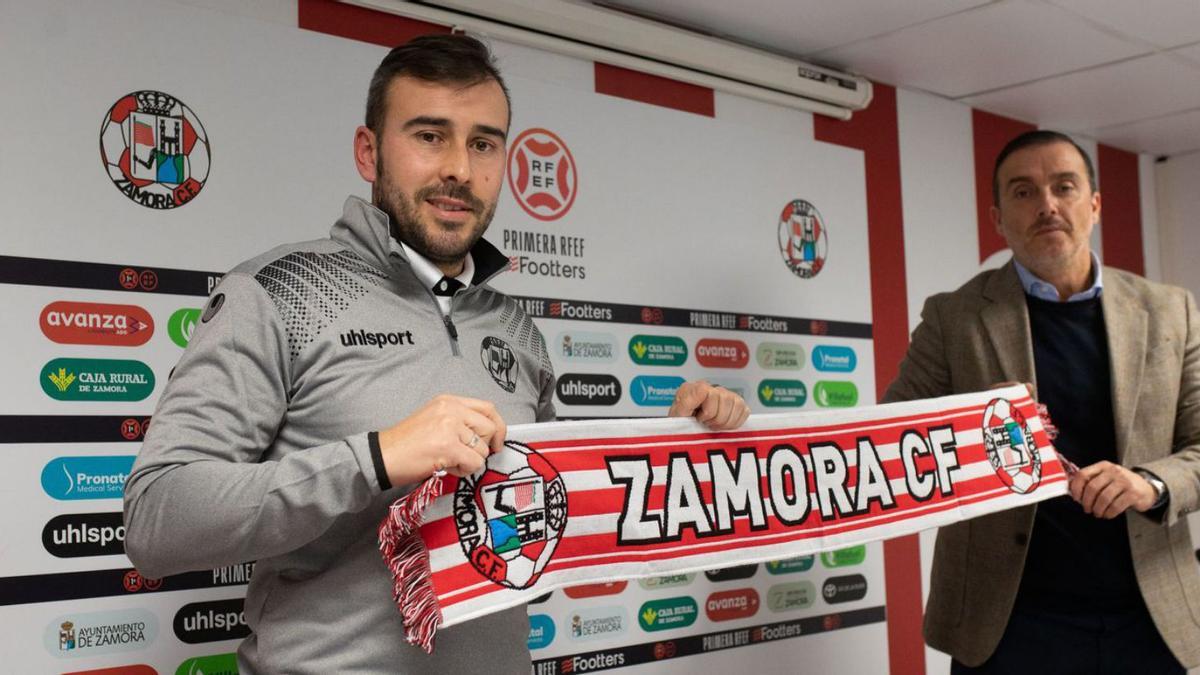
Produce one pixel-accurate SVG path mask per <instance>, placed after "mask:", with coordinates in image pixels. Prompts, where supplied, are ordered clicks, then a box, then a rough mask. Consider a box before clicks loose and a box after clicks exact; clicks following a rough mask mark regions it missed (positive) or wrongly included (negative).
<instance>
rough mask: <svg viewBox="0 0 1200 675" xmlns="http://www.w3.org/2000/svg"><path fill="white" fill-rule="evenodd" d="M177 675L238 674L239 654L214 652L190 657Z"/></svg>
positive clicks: (177, 671)
mask: <svg viewBox="0 0 1200 675" xmlns="http://www.w3.org/2000/svg"><path fill="white" fill-rule="evenodd" d="M175 675H238V665H237V654H214V655H212V656H200V657H197V658H194V659H188V660H187V661H184V662H183V663H181V664H179V667H178V668H176V669H175Z"/></svg>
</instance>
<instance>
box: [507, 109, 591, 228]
mask: <svg viewBox="0 0 1200 675" xmlns="http://www.w3.org/2000/svg"><path fill="white" fill-rule="evenodd" d="M508 187H509V188H510V189H511V190H512V194H513V197H514V198H516V200H517V203H518V204H520V205H521V208H523V209H525V212H526V213H528V214H529V215H531V216H533V217H534V218H537V219H538V220H545V221H550V220H558V219H559V218H562V217H563V216H565V215H566V214H567V212H568V211H570V210H571V205H572V204H574V203H575V194H576V192H577V191H578V187H579V175H578V173H577V171H576V165H575V158H574V157H572V156H571V151H570V149H568V148H567V144H566V143H565V142H563V139H561V138H559V137H558V136H556V135H555V134H554V132H552V131H549V130H546V129H526V130H525V131H522V132H521V134H520V135H519V136H517V139H516V140H515V141H513V144H512V150H510V151H509V153H508Z"/></svg>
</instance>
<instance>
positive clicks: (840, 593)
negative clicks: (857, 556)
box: [821, 574, 867, 604]
mask: <svg viewBox="0 0 1200 675" xmlns="http://www.w3.org/2000/svg"><path fill="white" fill-rule="evenodd" d="M821 596H822V597H824V598H825V602H828V603H830V604H837V603H841V602H854V601H855V600H862V599H863V598H865V597H866V596H867V578H866V577H864V576H863V575H861V574H849V575H846V576H842V577H830V578H828V579H826V580H825V583H823V584H821Z"/></svg>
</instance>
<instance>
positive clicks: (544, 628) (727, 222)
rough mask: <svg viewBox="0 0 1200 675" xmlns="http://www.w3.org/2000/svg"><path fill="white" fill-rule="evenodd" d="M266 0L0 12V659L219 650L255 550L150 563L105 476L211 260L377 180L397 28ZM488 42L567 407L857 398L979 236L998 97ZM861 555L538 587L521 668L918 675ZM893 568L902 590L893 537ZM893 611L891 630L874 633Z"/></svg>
mask: <svg viewBox="0 0 1200 675" xmlns="http://www.w3.org/2000/svg"><path fill="white" fill-rule="evenodd" d="M289 4H290V3H286V2H276V3H270V4H269V5H262V6H256V7H259V8H260V9H262V11H261V14H262V16H247V15H246V14H247V13H249V12H250V10H247V9H245V8H240V9H237V10H234V9H231V8H230V7H228V6H224V5H222V4H221V3H216V2H199V3H155V2H148V1H147V2H139V1H136V0H123V1H121V2H108V3H75V2H54V1H50V2H43V3H36V4H34V3H25V4H18V3H7V4H5V5H4V6H2V7H0V85H2V86H3V88H4V91H6V92H9V93H10V94H9V95H7V96H5V97H3V99H2V100H0V111H3V112H2V115H0V120H2V121H3V124H0V147H2V148H3V149H4V150H3V154H2V155H0V213H2V214H3V215H2V218H3V222H4V227H5V229H6V235H7V236H6V237H5V239H4V243H3V244H2V245H0V255H3V256H4V257H3V258H2V259H0V302H3V306H4V307H5V308H6V310H7V311H6V312H5V323H4V328H5V332H6V334H7V335H8V339H7V340H6V342H5V346H6V349H4V350H2V351H0V364H3V367H4V369H5V372H7V373H9V377H8V382H7V384H8V386H6V387H4V388H3V389H0V427H2V429H3V433H2V434H0V440H2V441H3V445H2V446H0V447H3V450H4V454H3V456H2V457H0V463H2V464H3V468H4V475H5V476H6V478H7V480H6V483H5V489H4V490H2V491H0V514H2V515H0V521H2V522H3V529H4V532H5V537H4V542H3V546H2V547H0V625H3V626H5V630H4V631H2V632H0V653H3V654H4V656H5V665H6V667H8V668H10V669H12V670H14V671H19V672H68V671H70V672H85V671H94V670H98V669H105V668H122V670H120V671H118V672H127V673H142V674H145V673H172V672H180V673H193V672H208V673H212V672H232V671H231V669H232V668H234V664H233V660H232V656H231V654H232V652H233V651H234V650H235V649H236V645H237V642H238V640H239V639H240V638H241V637H243V636H245V635H246V634H247V632H248V628H247V627H246V626H245V624H244V621H243V618H242V614H241V610H242V601H241V598H242V596H243V594H244V590H245V584H246V583H247V581H248V580H249V579H250V578H251V577H252V575H253V567H254V566H253V561H239V562H240V564H233V565H231V566H229V567H225V568H221V569H217V570H200V571H195V572H190V573H187V574H182V575H178V576H173V577H168V578H165V579H149V578H145V577H142V576H141V575H139V574H138V573H137V572H136V570H134V569H133V568H132V566H131V565H130V563H129V561H128V559H127V558H126V557H125V556H124V554H123V537H124V530H123V527H122V523H121V515H120V510H121V502H120V494H121V483H122V481H123V480H124V477H125V475H126V474H127V473H128V471H129V467H130V465H131V463H132V461H133V457H134V455H135V454H136V452H137V450H138V447H139V443H140V440H141V438H142V437H143V434H144V431H145V429H146V426H147V425H148V424H149V423H150V420H149V418H150V415H151V413H152V412H153V408H154V403H155V401H156V400H157V398H158V396H159V395H160V394H161V392H162V389H163V387H164V386H165V384H166V381H167V380H168V378H169V376H170V372H171V369H172V367H173V366H174V364H175V362H176V361H177V359H178V358H179V355H180V353H181V350H182V349H183V348H184V347H185V346H186V344H187V341H188V338H189V336H190V333H191V330H192V328H193V326H194V325H195V322H196V321H197V319H198V316H199V309H200V308H201V307H203V305H204V303H205V302H206V296H207V295H208V294H209V292H210V291H211V290H212V288H213V286H214V285H215V284H216V283H217V282H218V281H219V279H220V277H221V275H222V274H223V273H224V271H226V270H228V269H229V268H230V267H232V266H233V265H235V264H236V263H238V262H239V261H241V260H243V259H245V258H248V257H250V256H252V255H255V254H257V253H259V252H261V251H263V250H266V249H268V248H270V247H272V246H274V245H276V244H278V243H281V242H285V241H297V240H303V239H310V238H315V237H320V236H323V235H324V234H325V233H326V232H327V231H328V228H329V226H330V225H331V223H332V221H333V220H334V218H336V217H337V215H338V214H339V213H340V207H341V203H342V200H343V199H344V198H345V196H346V195H348V194H359V195H367V194H369V189H368V186H367V185H366V184H365V183H363V182H362V181H361V179H360V178H359V177H358V176H357V174H356V172H355V171H354V167H353V162H352V158H351V152H350V149H351V138H352V134H353V130H354V128H355V126H356V125H357V124H359V123H360V121H361V117H362V110H363V103H364V97H365V91H366V86H367V83H368V81H369V77H370V73H371V71H372V70H373V68H374V66H375V65H376V64H377V63H378V61H379V59H380V58H381V57H382V56H383V54H384V53H385V52H386V50H385V48H384V47H382V46H380V45H379V44H372V43H371V42H372V41H374V42H387V41H388V38H387V36H388V35H392V36H393V37H395V36H396V35H397V33H395V32H394V30H400V31H401V32H403V31H404V30H411V28H412V27H411V25H407V24H403V22H401V24H397V23H396V20H395V19H393V18H388V17H382V16H381V15H373V14H372V13H363V11H362V10H357V9H351V8H347V7H345V6H341V5H338V4H337V3H332V2H328V1H326V0H300V2H299V5H298V7H299V11H298V12H293V11H292V9H288V8H287V7H286V6H288V5H289ZM198 5H208V6H209V7H204V6H198ZM210 7H213V8H216V9H212V8H210ZM279 7H285V9H284V11H276V9H278V8H279ZM235 12H241V13H240V14H239V13H235ZM364 17H365V18H366V19H367V23H366V24H364V23H363V20H364ZM355 21H357V22H358V23H354V22H355ZM349 24H354V25H355V26H358V28H354V27H351V28H347V25H349ZM363 25H370V26H375V27H377V28H378V27H382V28H378V30H375V32H374V33H373V34H372V31H371V30H368V31H365V32H364V31H362V30H361V28H362V26H363ZM398 25H399V28H397V26H398ZM373 30H374V29H373ZM356 31H357V32H356ZM389 31H393V32H389ZM381 36H382V37H381ZM356 38H357V39H356ZM396 41H400V40H399V39H398V38H397V39H395V40H393V42H396ZM493 47H494V50H495V51H496V53H497V54H498V56H499V58H500V62H501V67H502V69H503V71H504V74H505V77H506V79H507V81H508V84H509V87H510V89H511V90H512V97H513V101H514V110H513V122H512V128H511V131H510V147H509V160H508V178H507V179H506V182H505V185H504V187H503V190H502V192H501V196H500V205H499V208H498V210H497V216H496V219H495V221H494V222H493V224H492V227H491V229H490V230H489V232H488V235H487V236H488V238H489V239H490V240H491V241H492V242H493V243H494V244H496V245H497V246H499V247H500V248H501V249H502V250H503V251H504V252H505V253H506V254H508V255H509V256H510V261H511V265H510V270H509V271H508V272H507V273H506V274H503V275H501V277H500V278H499V279H498V280H497V281H496V282H495V285H496V286H498V287H499V288H501V289H502V290H504V291H506V292H508V293H510V294H512V295H514V296H515V297H517V298H518V299H519V300H520V301H521V302H522V304H523V306H524V307H525V309H526V311H527V312H529V313H530V314H531V315H532V316H534V317H535V321H536V322H537V324H538V326H539V328H540V329H541V331H542V333H543V334H544V335H545V336H546V338H547V342H548V345H549V348H550V354H551V359H552V361H553V363H554V367H555V370H556V373H557V374H558V376H559V381H558V385H557V388H556V389H557V391H556V401H555V402H556V405H557V406H558V410H559V414H560V415H561V416H563V417H618V416H650V415H662V414H665V411H666V406H667V404H668V403H669V401H670V398H671V394H672V392H673V390H674V388H675V387H677V386H678V385H679V383H681V382H682V381H683V380H685V379H694V378H701V377H703V378H706V379H709V380H710V381H713V382H716V383H719V384H722V385H724V386H726V387H729V388H731V389H734V390H736V391H738V392H740V393H741V394H742V395H743V396H744V397H745V398H746V400H747V401H748V402H749V403H750V405H751V407H752V409H753V410H754V411H756V412H778V411H786V410H814V409H820V408H823V407H837V406H853V405H864V404H871V403H874V401H875V395H876V391H877V385H879V384H882V383H881V382H877V381H876V379H877V377H876V374H877V373H878V372H881V371H882V372H885V373H886V372H890V371H888V368H894V363H890V362H894V360H895V357H896V356H897V355H898V354H899V353H902V351H903V347H904V339H905V336H906V334H907V329H908V323H909V320H910V316H909V315H910V314H912V313H915V311H916V309H917V308H919V303H920V299H921V298H923V297H924V296H925V295H927V294H928V293H930V292H933V291H936V290H945V289H946V288H952V287H953V286H955V285H957V284H958V283H961V281H963V280H965V279H966V278H968V277H969V276H970V275H972V274H973V273H974V272H976V271H978V269H979V265H980V262H981V261H982V260H984V259H985V258H987V257H989V256H990V255H991V254H993V253H994V252H995V250H994V247H993V248H988V247H989V246H991V244H989V243H988V242H987V241H986V240H985V238H984V236H983V234H982V232H983V231H982V230H979V231H978V233H977V231H976V228H975V215H976V208H975V207H976V194H975V193H976V190H975V186H974V184H973V183H972V182H971V180H970V175H971V172H972V166H971V154H970V151H971V148H972V139H974V147H975V149H976V150H977V151H978V150H979V148H980V147H981V143H982V145H986V140H987V138H988V134H987V132H986V130H987V129H988V128H989V127H988V126H987V123H989V122H990V121H993V120H991V118H988V117H980V115H979V114H978V113H974V112H972V111H970V110H969V109H966V108H963V107H962V106H958V105H956V104H950V103H948V102H942V101H935V100H933V99H930V98H929V97H925V96H924V95H920V94H912V93H909V92H902V91H901V92H897V91H895V90H893V89H891V88H889V87H885V86H880V87H878V88H877V99H876V103H875V104H874V105H873V106H872V109H870V110H868V111H866V112H864V113H860V114H859V117H858V118H856V121H855V122H852V123H850V124H849V125H844V124H843V123H836V122H832V121H831V120H826V119H822V118H819V117H818V118H814V116H812V115H808V114H804V113H799V112H795V111H790V110H784V109H780V108H775V107H772V106H769V105H766V104H760V103H756V102H753V101H749V100H746V99H739V98H737V97H732V96H726V95H722V94H719V93H716V94H714V93H713V92H711V91H708V90H699V89H698V88H693V89H688V88H687V87H681V86H679V85H677V84H675V83H661V82H660V83H652V84H653V85H654V86H650V87H649V88H647V87H646V86H645V82H642V81H639V80H638V79H637V77H636V76H634V75H633V74H630V73H624V72H621V71H617V70H614V69H607V68H605V67H603V66H600V65H597V64H593V63H591V62H586V61H580V60H576V59H571V58H566V57H561V56H557V55H553V54H549V53H545V52H540V51H536V50H531V49H527V48H522V47H517V46H513V45H509V44H505V43H502V42H493ZM631 83H632V84H631ZM639 83H640V84H641V85H642V86H641V88H640V90H639V89H638V86H637V85H639ZM635 90H636V91H635ZM631 92H632V93H631ZM639 92H640V93H639ZM981 120H982V122H981ZM981 130H983V131H981ZM947 138H949V139H952V140H955V141H956V143H951V144H949V145H947V144H946V143H945V142H944V141H945V139H947ZM1085 142H1086V141H1085ZM948 147H961V148H965V150H964V151H963V152H957V151H954V150H947V149H946V148H948ZM1132 158H1133V162H1134V164H1133V166H1134V175H1135V176H1136V175H1138V171H1137V169H1138V167H1139V166H1143V165H1144V163H1145V159H1146V158H1138V157H1136V156H1132ZM902 171H903V175H904V177H905V180H904V182H903V185H902V184H901V181H900V175H901V172H902ZM1147 173H1148V172H1145V171H1143V172H1142V174H1141V175H1142V180H1143V182H1144V181H1145V180H1146V176H1147ZM1102 180H1103V178H1102ZM868 183H871V186H872V189H871V190H870V192H868V189H867V186H868ZM947 186H950V189H947ZM1152 187H1153V186H1152V184H1150V186H1149V189H1146V188H1143V194H1152V193H1153V189H1152ZM955 188H961V189H955ZM943 193H944V194H943ZM937 194H941V196H942V197H943V198H942V199H940V200H939V199H937V198H935V197H934V196H933V195H937ZM902 196H903V199H902V198H901V197H902ZM1139 215H1140V212H1139ZM1147 220H1152V219H1151V218H1147ZM1140 227H1141V226H1140V225H1139V228H1140ZM868 235H870V236H868ZM1101 244H1102V242H1101V241H1100V240H1099V238H1098V240H1097V245H1098V248H1102V245H1101ZM1137 245H1138V246H1139V247H1140V246H1141V239H1140V235H1139V239H1138V244H1137ZM1139 260H1140V257H1139ZM1151 263H1153V260H1151ZM906 267H907V274H906ZM879 353H883V354H885V355H886V357H887V359H888V360H889V364H883V362H882V360H881V362H880V364H877V363H876V355H877V354H879ZM464 357H465V358H476V356H475V355H474V354H470V353H468V354H465V355H464ZM196 545H197V546H204V542H202V541H197V542H196ZM883 549H884V547H883V546H882V545H870V546H864V547H856V548H852V549H847V550H841V551H833V552H829V553H826V554H822V555H818V556H805V557H798V558H794V559H788V560H780V561H774V562H771V563H767V564H763V565H755V566H748V567H742V568H733V569H729V570H722V571H712V572H708V573H698V574H688V575H676V576H670V577H659V578H650V579H642V580H636V581H630V582H620V583H614V584H604V585H594V586H584V587H576V588H572V589H565V590H560V591H555V592H554V593H552V594H550V595H549V596H548V597H547V598H545V599H543V600H542V601H540V602H537V603H534V604H532V605H530V607H529V614H530V626H531V630H530V636H529V645H530V647H531V650H532V655H533V658H534V670H535V672H538V673H562V672H595V671H602V670H618V671H620V672H649V671H653V672H667V673H670V672H679V673H682V672H691V671H692V670H694V669H695V668H697V667H700V666H699V664H698V661H699V660H701V659H703V660H704V667H711V668H714V669H717V670H731V669H733V668H743V669H745V670H746V671H748V672H759V673H786V672H796V671H810V670H811V671H814V672H816V671H823V670H834V671H837V672H872V673H874V672H884V671H886V670H888V668H889V665H890V666H892V667H896V665H897V663H899V664H900V665H901V667H902V668H905V669H910V672H911V669H912V668H916V667H919V664H920V663H921V661H922V659H921V658H920V651H921V647H920V643H919V640H917V641H914V640H913V632H912V631H913V630H914V627H915V625H916V624H917V623H919V616H920V615H919V607H918V606H917V605H916V602H915V600H912V599H911V598H909V597H908V596H905V598H907V602H901V601H899V600H897V598H896V597H893V598H889V597H887V594H885V590H884V589H885V583H887V579H886V578H885V574H884V571H885V558H884V555H883ZM897 561H901V562H897ZM886 567H887V569H888V570H889V572H888V573H889V574H893V575H896V576H895V578H894V579H893V581H895V580H896V579H900V578H901V574H903V575H906V576H904V577H903V578H904V579H910V578H911V579H914V583H913V586H914V587H915V584H916V583H919V581H920V576H919V575H920V573H919V568H918V561H917V558H916V557H915V555H912V554H910V555H909V556H908V557H907V558H905V559H903V560H902V557H901V556H899V555H896V556H893V557H892V559H891V561H890V562H889V563H886ZM380 592H381V593H386V592H388V590H387V589H384V588H381V589H380ZM889 601H890V602H889ZM889 608H890V609H891V611H892V616H891V617H890V618H891V620H892V621H893V629H895V628H896V627H897V625H900V624H906V625H907V626H908V630H909V632H908V633H907V634H906V639H907V640H908V642H906V643H904V644H900V643H896V644H892V645H891V649H892V652H893V653H892V654H890V655H889V630H888V625H887V623H886V621H887V619H888V618H889V617H888V609H889ZM901 628H903V626H901ZM902 634H903V633H902ZM481 639H486V636H481ZM897 652H899V653H898V654H897Z"/></svg>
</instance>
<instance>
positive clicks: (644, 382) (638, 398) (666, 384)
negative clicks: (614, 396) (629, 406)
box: [629, 375, 684, 406]
mask: <svg viewBox="0 0 1200 675" xmlns="http://www.w3.org/2000/svg"><path fill="white" fill-rule="evenodd" d="M683 382H684V379H683V378H682V377H672V376H666V375H638V376H637V377H635V378H633V381H632V382H630V383H629V397H630V398H632V399H633V402H634V403H636V404H637V405H641V406H669V405H671V403H672V402H673V401H674V400H675V392H677V391H679V388H680V387H682V386H683Z"/></svg>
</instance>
